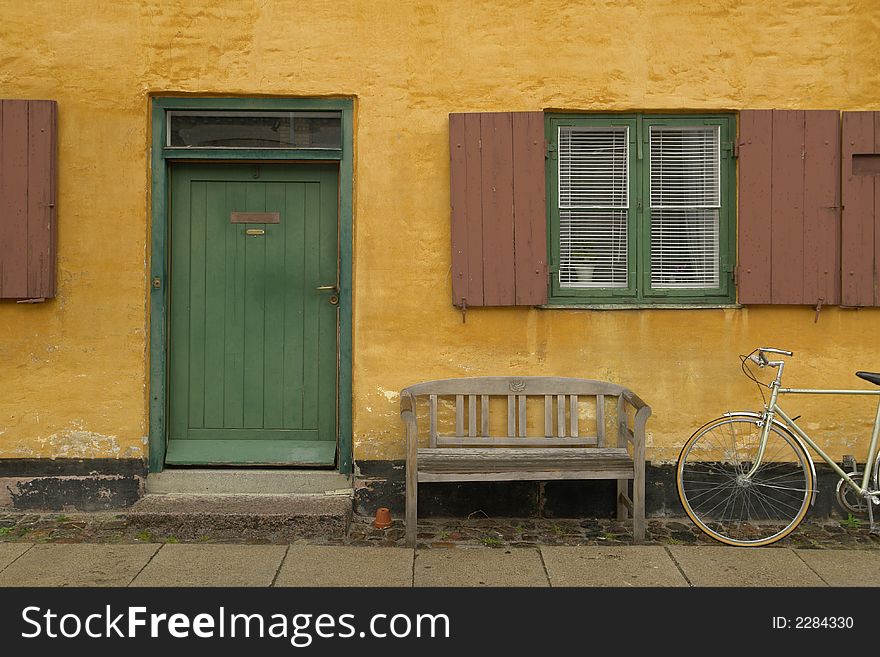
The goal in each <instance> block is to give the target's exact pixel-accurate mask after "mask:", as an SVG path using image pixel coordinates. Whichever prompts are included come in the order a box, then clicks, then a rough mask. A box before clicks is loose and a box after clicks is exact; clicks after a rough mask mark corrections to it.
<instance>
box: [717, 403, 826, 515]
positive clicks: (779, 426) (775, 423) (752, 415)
mask: <svg viewBox="0 0 880 657" xmlns="http://www.w3.org/2000/svg"><path fill="white" fill-rule="evenodd" d="M736 416H745V417H749V418H754V419H757V420H760V419H762V418H763V417H764V416H763V415H762V414H761V413H755V412H754V411H732V412H729V413H722V414H721V417H736ZM773 426H774V427H776V428H777V429H779V430H780V431H783V432H785V434H786V435H788V436H790V437H791V438H792V439H794V441H795V442H796V443H797V444H798V445H800V446H801V448H802V449H803V450H804V454H806V455H807V461H809V463H810V471H811V472H812V473H813V482H814V485H813V491H812V493H811V494H810V506H814V505H815V504H816V484H818V483H819V480H818V479H817V478H816V464H815V463H814V462H813V455H812V454H810V450H809V449H808V448H807V446H806V445H805V444H804V441H803V440H801V437H800V436H798V435H797V434H796V433H794V432H792V430H791V429H789V428H788V427H787V426H786V425H784V424H783V423H782V422H780V421H779V420H777V419H776V418H773Z"/></svg>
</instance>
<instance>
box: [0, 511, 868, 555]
mask: <svg viewBox="0 0 880 657" xmlns="http://www.w3.org/2000/svg"><path fill="white" fill-rule="evenodd" d="M647 529H648V531H647V539H646V541H645V543H646V544H648V545H697V544H704V545H718V543H717V542H715V541H714V540H712V539H711V538H709V537H707V536H705V535H703V534H702V533H701V532H700V531H699V530H698V529H697V528H696V527H694V526H693V525H692V524H691V523H690V521H689V520H688V519H687V518H662V519H659V518H651V519H649V520H648V525H647ZM0 541H6V542H15V541H19V542H27V543H139V542H144V543H154V542H162V543H182V542H190V543H252V544H266V543H275V544H286V543H297V544H313V545H353V546H364V547H392V546H398V547H401V546H403V545H404V539H403V525H402V521H401V520H400V519H396V520H395V521H394V524H393V525H392V526H391V527H389V528H388V529H384V530H380V529H376V528H375V527H373V526H372V524H371V519H370V518H364V517H355V518H354V520H353V521H352V523H351V526H350V527H349V530H348V532H347V534H346V536H344V537H329V536H311V537H303V538H297V537H291V536H290V535H281V534H279V533H277V532H273V531H263V532H260V531H253V532H249V533H248V534H247V535H246V536H238V537H232V538H230V536H229V535H228V534H223V535H212V532H211V531H210V529H206V530H205V534H204V535H202V536H199V537H198V538H196V539H195V540H188V541H184V540H183V539H180V538H178V537H175V536H173V535H162V534H159V533H155V532H153V531H150V530H144V529H138V528H136V527H132V526H130V525H129V522H128V520H127V518H126V516H125V515H124V514H123V515H120V514H118V513H88V514H77V513H71V514H67V515H65V514H58V513H9V512H7V513H0ZM627 544H632V527H631V524H630V523H621V522H617V521H616V520H609V519H596V518H588V519H580V520H572V519H535V518H486V517H470V518H427V519H422V520H421V521H420V523H419V533H418V546H419V547H420V548H477V547H486V548H493V547H535V546H539V545H627ZM775 546H777V547H788V548H814V549H835V548H837V549H866V550H871V549H880V536H876V535H872V534H870V533H869V532H868V528H867V523H866V522H859V521H857V520H856V521H852V520H850V521H840V520H827V521H825V522H821V523H820V522H804V523H801V525H800V527H798V529H797V530H796V531H795V532H794V533H793V534H792V535H791V536H789V537H787V538H785V539H783V540H782V541H779V542H778V543H776V544H775Z"/></svg>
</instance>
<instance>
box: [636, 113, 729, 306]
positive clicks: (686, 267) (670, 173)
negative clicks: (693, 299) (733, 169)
mask: <svg viewBox="0 0 880 657" xmlns="http://www.w3.org/2000/svg"><path fill="white" fill-rule="evenodd" d="M719 140H720V132H719V128H718V126H686V127H683V126H656V125H655V126H651V127H650V152H651V155H650V157H651V207H650V212H651V287H652V288H654V289H701V288H707V289H708V288H717V287H718V285H719V252H718V243H719V236H718V230H719V227H718V218H719V209H720V207H721V162H720V142H719Z"/></svg>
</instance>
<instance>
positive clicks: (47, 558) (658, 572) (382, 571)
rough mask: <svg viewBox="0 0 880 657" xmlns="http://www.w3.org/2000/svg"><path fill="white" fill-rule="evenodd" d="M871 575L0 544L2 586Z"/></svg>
mask: <svg viewBox="0 0 880 657" xmlns="http://www.w3.org/2000/svg"><path fill="white" fill-rule="evenodd" d="M132 585H133V586H263V587H264V586H353V587H364V586H398V587H411V586H459V587H473V586H548V585H550V586H591V587H592V586H595V587H600V586H722V587H735V586H770V587H773V586H880V553H878V552H876V551H866V550H796V549H790V548H782V549H780V548H766V549H765V548H729V547H723V546H717V547H715V546H694V547H690V546H614V547H611V546H574V547H564V546H559V547H555V546H543V547H541V548H488V547H487V548H445V549H444V548H436V549H426V550H411V549H407V548H395V547H389V548H357V547H351V546H317V545H290V546H286V545H282V546H276V545H222V544H210V545H195V544H190V545H175V544H166V545H157V544H139V545H138V544H126V545H107V544H82V543H80V544H51V545H34V544H25V543H15V544H8V545H2V544H0V586H53V587H54V586H132Z"/></svg>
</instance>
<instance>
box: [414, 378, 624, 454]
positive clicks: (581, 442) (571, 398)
mask: <svg viewBox="0 0 880 657" xmlns="http://www.w3.org/2000/svg"><path fill="white" fill-rule="evenodd" d="M447 396H448V397H453V396H454V397H455V434H454V435H449V436H447V435H440V434H439V432H438V420H437V409H438V399H439V398H441V397H447ZM499 396H504V397H507V435H506V436H500V437H498V436H490V435H489V427H490V411H489V408H490V404H489V401H490V398H491V397H499ZM417 397H427V399H428V418H429V425H430V428H429V437H430V446H431V447H443V446H455V445H457V446H465V445H471V446H474V445H486V446H488V445H499V446H501V445H505V446H530V445H546V446H570V447H578V446H591V445H594V446H598V447H604V446H605V404H606V397H614V398H617V402H618V404H617V410H618V416H619V417H620V415H621V414H623V415H622V418H623V423H624V426H625V423H626V410H625V408H624V402H625V398H626V397H629V398H631V399H632V398H635V399H636V400H638V398H637V397H635V396H634V395H632V393H631V392H630V391H629V390H627V389H626V388H624V387H622V386H619V385H616V384H613V383H607V382H604V381H593V380H590V379H572V378H563V377H544V376H526V377H503V376H491V377H472V378H461V379H443V380H439V381H426V382H424V383H419V384H416V385H413V386H409V387H407V388H404V389H403V390H402V391H401V403H402V404H404V403H405V398H412V399H413V400H415V398H417ZM528 397H543V399H544V404H543V408H544V418H543V420H544V422H543V427H544V435H543V436H527V435H526V433H527V432H526V429H527V427H528V426H529V423H528V417H527V409H528V404H527V403H526V402H527V398H528ZM583 397H587V398H589V397H593V398H594V399H595V423H596V433H595V435H586V436H585V435H582V434H583V432H582V431H581V427H580V426H579V419H580V417H579V416H580V412H579V409H580V404H581V399H582V398H583ZM588 401H592V400H588ZM638 401H639V402H640V401H641V400H638ZM478 406H479V412H478ZM412 410H413V412H415V408H414V407H413V409H412ZM478 420H479V421H478ZM618 422H620V420H618ZM478 425H479V426H478ZM614 443H615V444H617V440H615V441H614Z"/></svg>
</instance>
